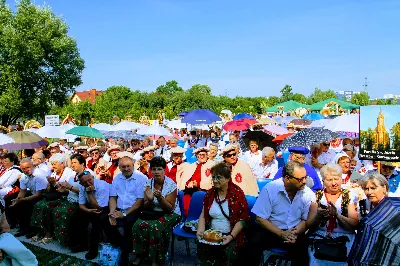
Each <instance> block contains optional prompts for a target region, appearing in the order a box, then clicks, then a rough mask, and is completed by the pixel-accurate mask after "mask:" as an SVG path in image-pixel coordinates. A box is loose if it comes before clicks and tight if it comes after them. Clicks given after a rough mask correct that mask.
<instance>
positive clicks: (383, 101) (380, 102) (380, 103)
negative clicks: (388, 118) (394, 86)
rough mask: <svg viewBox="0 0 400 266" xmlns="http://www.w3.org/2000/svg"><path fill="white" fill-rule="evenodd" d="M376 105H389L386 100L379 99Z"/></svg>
mask: <svg viewBox="0 0 400 266" xmlns="http://www.w3.org/2000/svg"><path fill="white" fill-rule="evenodd" d="M376 105H387V103H386V101H385V100H384V99H377V100H376Z"/></svg>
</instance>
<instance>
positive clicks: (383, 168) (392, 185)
mask: <svg viewBox="0 0 400 266" xmlns="http://www.w3.org/2000/svg"><path fill="white" fill-rule="evenodd" d="M379 163H380V169H379V170H371V171H368V172H367V174H371V173H375V172H376V173H378V171H379V173H380V174H381V175H383V176H384V177H385V178H386V180H387V182H388V188H389V195H391V196H396V197H400V172H399V171H397V170H396V165H395V164H394V163H393V162H385V161H382V162H379Z"/></svg>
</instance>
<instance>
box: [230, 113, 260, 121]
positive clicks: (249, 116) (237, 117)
mask: <svg viewBox="0 0 400 266" xmlns="http://www.w3.org/2000/svg"><path fill="white" fill-rule="evenodd" d="M244 118H248V119H255V118H254V116H252V115H251V114H246V113H241V114H237V115H235V116H234V117H233V118H232V119H233V120H239V119H244Z"/></svg>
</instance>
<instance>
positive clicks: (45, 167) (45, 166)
mask: <svg viewBox="0 0 400 266" xmlns="http://www.w3.org/2000/svg"><path fill="white" fill-rule="evenodd" d="M36 169H39V170H41V171H43V172H45V173H46V175H47V176H50V175H51V169H50V167H49V165H48V164H47V163H46V162H43V163H41V164H39V165H38V166H36Z"/></svg>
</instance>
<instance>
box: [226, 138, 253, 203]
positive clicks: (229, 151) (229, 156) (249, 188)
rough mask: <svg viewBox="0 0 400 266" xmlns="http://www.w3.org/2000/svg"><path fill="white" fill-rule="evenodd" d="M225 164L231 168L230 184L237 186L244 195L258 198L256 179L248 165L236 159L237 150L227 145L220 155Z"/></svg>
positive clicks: (234, 146)
mask: <svg viewBox="0 0 400 266" xmlns="http://www.w3.org/2000/svg"><path fill="white" fill-rule="evenodd" d="M220 154H221V155H222V157H223V158H224V161H225V163H227V164H229V165H231V167H232V182H233V183H235V184H236V185H238V186H239V187H240V188H241V189H242V190H243V192H244V194H245V195H250V196H255V197H257V196H258V192H259V189H258V185H257V179H256V177H255V176H254V174H253V171H252V170H251V168H250V166H249V164H248V163H246V162H245V161H243V160H241V159H239V158H238V148H237V146H236V145H232V144H229V145H227V146H225V148H224V149H223V150H222V152H221V153H220Z"/></svg>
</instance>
